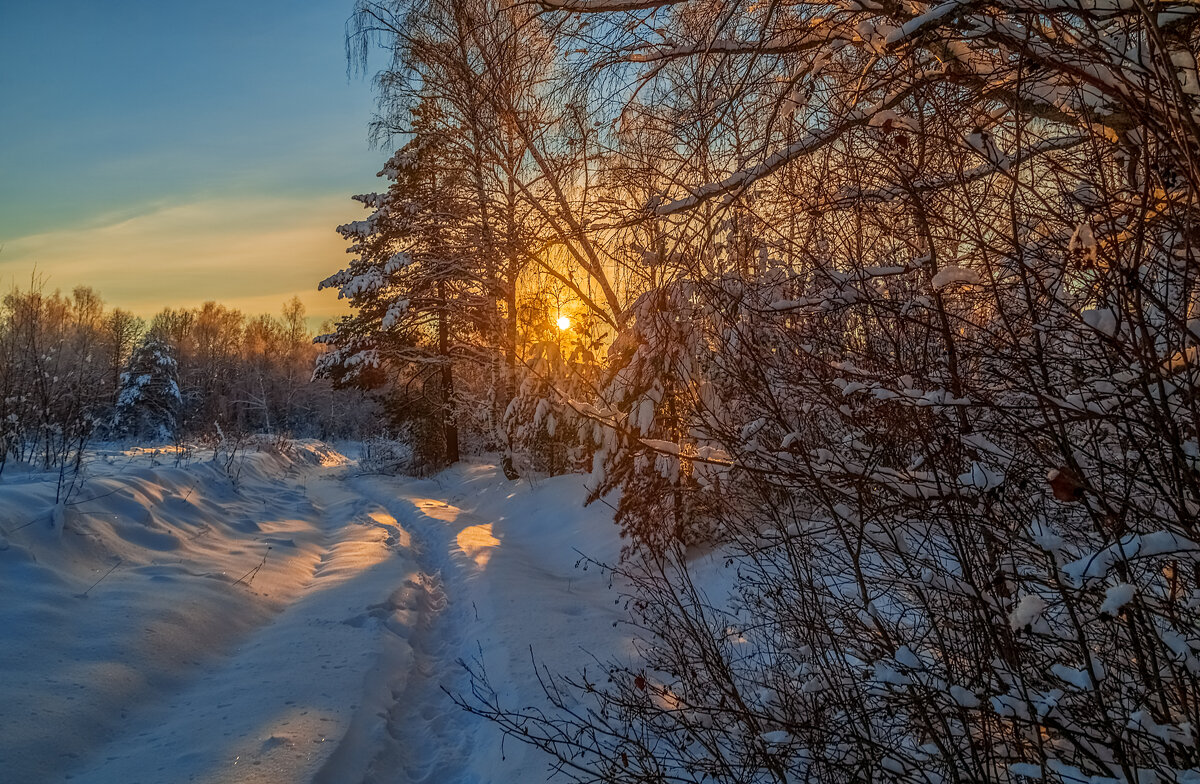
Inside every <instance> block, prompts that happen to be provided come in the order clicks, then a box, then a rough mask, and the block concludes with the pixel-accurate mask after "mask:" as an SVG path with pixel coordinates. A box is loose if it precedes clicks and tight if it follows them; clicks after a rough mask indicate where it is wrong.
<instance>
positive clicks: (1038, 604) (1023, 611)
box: [1008, 594, 1046, 631]
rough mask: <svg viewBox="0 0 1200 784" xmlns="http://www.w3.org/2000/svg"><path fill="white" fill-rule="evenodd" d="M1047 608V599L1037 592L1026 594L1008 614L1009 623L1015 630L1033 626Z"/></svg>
mask: <svg viewBox="0 0 1200 784" xmlns="http://www.w3.org/2000/svg"><path fill="white" fill-rule="evenodd" d="M1045 609H1046V601H1045V600H1044V599H1042V597H1040V596H1037V595H1035V594H1026V595H1025V596H1022V597H1021V600H1020V601H1019V602H1017V606H1016V607H1015V608H1013V611H1012V612H1011V613H1009V615H1008V625H1009V626H1010V627H1011V628H1012V629H1013V630H1014V631H1020V630H1022V629H1025V628H1026V627H1033V626H1034V625H1035V624H1036V623H1037V622H1038V621H1039V620H1040V619H1041V617H1042V612H1044V611H1045Z"/></svg>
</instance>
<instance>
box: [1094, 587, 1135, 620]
mask: <svg viewBox="0 0 1200 784" xmlns="http://www.w3.org/2000/svg"><path fill="white" fill-rule="evenodd" d="M1136 593H1137V589H1136V588H1135V587H1134V586H1132V585H1130V584H1129V583H1117V584H1116V585H1114V586H1112V587H1110V588H1109V589H1108V590H1107V591H1105V592H1104V603H1103V604H1101V605H1100V612H1101V613H1107V614H1108V615H1116V614H1117V613H1118V612H1120V610H1121V608H1122V607H1124V606H1125V605H1127V604H1129V603H1130V602H1131V601H1133V597H1134V594H1136Z"/></svg>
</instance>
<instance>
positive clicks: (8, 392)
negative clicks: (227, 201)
mask: <svg viewBox="0 0 1200 784" xmlns="http://www.w3.org/2000/svg"><path fill="white" fill-rule="evenodd" d="M313 338H314V335H313V333H312V331H311V330H310V329H309V327H308V325H307V323H306V320H305V313H304V306H303V305H302V304H301V303H300V301H299V300H298V299H296V298H293V299H292V300H291V301H289V302H287V303H284V304H283V307H282V309H281V313H280V315H279V316H270V315H262V316H252V317H248V316H246V315H244V314H243V313H241V312H240V311H237V310H232V309H230V308H227V307H225V306H223V305H219V304H217V303H216V302H207V303H205V304H204V305H202V306H200V307H197V308H190V309H189V308H170V307H168V308H164V309H163V310H162V311H160V312H159V313H157V314H156V315H155V316H154V317H153V318H151V319H150V320H149V321H147V320H146V319H144V318H142V317H140V316H135V315H134V314H132V313H130V312H129V311H127V310H124V309H122V308H119V307H114V308H109V307H107V306H106V305H105V303H104V300H103V298H102V297H101V295H100V294H99V293H98V292H96V291H95V290H93V289H91V288H89V287H87V286H78V287H76V288H74V289H73V290H72V291H71V293H70V294H64V293H62V292H61V291H58V290H55V291H53V292H51V291H48V290H47V287H46V285H45V282H44V281H43V280H40V279H38V278H37V277H36V276H35V277H34V278H33V279H32V280H31V281H30V283H29V285H28V286H27V287H25V288H22V287H14V288H13V289H12V290H11V291H10V292H9V293H8V294H6V295H5V296H4V297H3V299H2V300H0V474H2V473H3V470H4V467H5V465H6V464H7V463H8V462H9V461H12V462H14V463H24V464H32V465H34V466H37V467H40V468H41V469H43V470H46V469H60V470H61V471H63V472H74V473H78V471H79V469H80V467H81V462H82V461H83V460H84V455H85V452H86V449H87V447H88V446H89V445H90V444H92V443H94V442H95V441H97V440H112V441H130V442H138V443H144V444H158V445H170V446H179V445H182V444H185V443H209V444H215V443H217V442H220V441H225V440H226V439H234V438H244V437H245V436H247V435H248V434H266V435H278V436H283V437H290V436H296V437H306V438H327V439H335V438H361V437H363V436H364V435H367V434H371V435H377V434H378V433H379V432H380V431H379V429H378V423H377V421H376V420H377V417H376V411H375V408H374V404H373V403H372V402H371V401H369V400H367V399H366V398H365V397H363V396H362V395H361V394H356V393H354V392H352V391H347V392H340V393H339V392H336V391H335V390H334V389H333V386H332V384H331V383H329V382H315V383H313V382H312V371H313V365H314V363H315V361H316V358H317V356H318V355H319V354H320V349H319V347H317V346H314V345H313Z"/></svg>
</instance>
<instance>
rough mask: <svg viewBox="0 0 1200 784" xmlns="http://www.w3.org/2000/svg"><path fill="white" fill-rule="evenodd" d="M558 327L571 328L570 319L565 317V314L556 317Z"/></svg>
mask: <svg viewBox="0 0 1200 784" xmlns="http://www.w3.org/2000/svg"><path fill="white" fill-rule="evenodd" d="M558 328H559V329H570V328H571V319H569V318H567V317H566V316H559V317H558Z"/></svg>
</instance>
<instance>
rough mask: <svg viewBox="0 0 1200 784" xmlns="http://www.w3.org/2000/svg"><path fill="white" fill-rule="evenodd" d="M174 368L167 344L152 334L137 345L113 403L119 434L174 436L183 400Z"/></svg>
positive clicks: (153, 437) (157, 438)
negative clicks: (114, 404)
mask: <svg viewBox="0 0 1200 784" xmlns="http://www.w3.org/2000/svg"><path fill="white" fill-rule="evenodd" d="M178 370H179V366H178V364H177V363H176V361H175V358H174V357H173V356H172V355H171V348H170V346H169V345H168V344H167V343H166V342H165V341H163V340H162V339H161V338H159V337H158V336H157V335H156V334H154V333H151V334H150V335H148V336H147V337H146V339H145V340H143V341H142V342H141V343H140V344H139V345H138V347H137V348H136V349H135V350H134V352H133V355H132V356H131V357H130V360H129V366H128V368H127V369H126V370H125V372H123V373H122V374H121V385H120V390H119V392H118V394H117V406H116V429H117V431H118V432H119V433H120V434H122V435H123V436H124V437H127V438H139V439H150V440H153V441H158V442H162V441H168V440H172V439H174V438H175V436H176V434H177V433H178V428H179V412H180V408H181V406H182V404H183V397H182V396H181V395H180V392H179V375H178Z"/></svg>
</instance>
